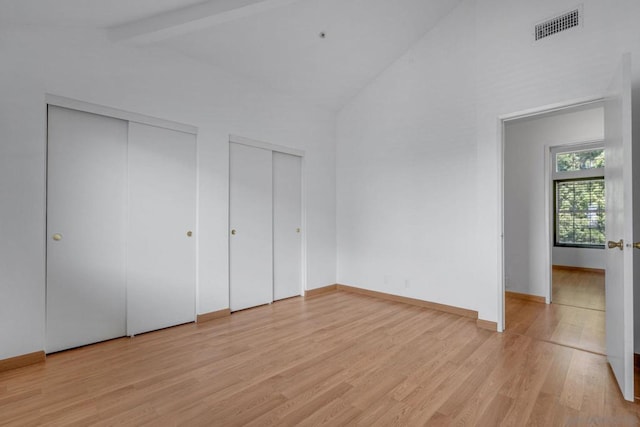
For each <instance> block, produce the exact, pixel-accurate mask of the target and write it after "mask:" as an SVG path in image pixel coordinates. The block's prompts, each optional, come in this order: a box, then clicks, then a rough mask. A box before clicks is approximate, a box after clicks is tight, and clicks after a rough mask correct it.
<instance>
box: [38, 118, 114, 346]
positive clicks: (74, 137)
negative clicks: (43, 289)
mask: <svg viewBox="0 0 640 427" xmlns="http://www.w3.org/2000/svg"><path fill="white" fill-rule="evenodd" d="M126 149H127V122H126V121H123V120H118V119H113V118H109V117H104V116H98V115H95V114H90V113H84V112H80V111H75V110H69V109H66V108H61V107H54V106H49V109H48V150H47V159H48V160H47V163H48V166H47V330H46V351H47V353H51V352H55V351H60V350H64V349H67V348H73V347H77V346H81V345H86V344H91V343H95V342H98V341H104V340H107V339H111V338H117V337H121V336H124V335H125V334H126V323H125V321H126V317H125V310H126V308H125V307H126V302H125V295H126V293H125V223H126V185H125V182H126V159H127V152H126Z"/></svg>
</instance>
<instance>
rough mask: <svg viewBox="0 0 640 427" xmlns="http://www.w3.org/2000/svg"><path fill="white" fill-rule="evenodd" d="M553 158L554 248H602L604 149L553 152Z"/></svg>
mask: <svg viewBox="0 0 640 427" xmlns="http://www.w3.org/2000/svg"><path fill="white" fill-rule="evenodd" d="M565 150H566V149H565ZM553 159H554V174H553V175H554V205H555V221H554V222H555V245H556V246H570V247H591V248H604V244H605V234H604V232H605V230H604V227H605V199H604V197H605V182H604V177H603V175H604V164H605V158H604V148H602V146H596V147H593V146H589V147H587V148H583V149H576V148H573V150H572V151H555V152H554V157H553Z"/></svg>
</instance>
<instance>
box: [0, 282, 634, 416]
mask: <svg viewBox="0 0 640 427" xmlns="http://www.w3.org/2000/svg"><path fill="white" fill-rule="evenodd" d="M531 304H535V303H531ZM539 305H540V304H539ZM639 422H640V417H639V411H638V407H637V406H636V405H634V404H631V403H627V402H625V401H623V400H622V398H621V396H620V393H619V391H618V389H617V385H616V383H615V381H614V379H613V377H612V374H611V371H610V369H609V367H608V365H607V362H606V360H605V358H604V357H603V356H600V355H597V354H593V353H589V352H584V351H579V350H575V349H572V348H569V347H565V346H560V345H556V344H552V343H549V342H546V341H542V340H540V339H537V338H535V337H533V336H529V335H526V334H522V333H519V332H517V331H516V330H514V331H513V332H508V333H504V334H499V333H496V332H491V331H487V330H484V329H479V328H477V327H476V325H475V321H473V320H472V319H467V318H463V317H458V316H456V315H453V314H447V313H442V312H437V311H433V310H430V309H425V308H420V307H414V306H409V305H405V304H402V303H397V302H391V301H383V300H378V299H374V298H372V297H368V296H363V295H356V294H351V293H346V292H334V293H329V294H325V295H321V296H318V297H314V298H308V299H306V300H305V299H303V298H294V299H289V300H285V301H282V302H278V303H275V304H272V305H269V306H263V307H258V308H255V309H251V310H246V311H243V312H239V313H234V314H233V315H231V316H230V317H227V318H223V319H216V320H214V321H211V322H208V323H203V324H198V325H195V324H190V325H183V326H179V327H175V328H171V329H166V330H163V331H158V332H153V333H149V334H145V335H141V336H137V337H135V338H133V339H128V338H123V339H118V340H113V341H110V342H105V343H102V344H97V345H93V346H88V347H84V348H80V349H76V350H71V351H67V352H63V353H59V354H54V355H51V356H49V357H48V358H47V362H46V364H42V365H35V366H31V367H25V368H21V369H17V370H14V371H8V372H4V373H0V425H3V426H13V425H39V424H52V425H136V426H137V425H149V426H165V425H169V426H170V425H185V426H199V425H203V426H211V425H221V426H222V425H223V426H233V425H256V426H259V425H321V424H325V425H331V426H336V425H363V426H373V425H380V426H388V425H403V424H404V425H425V424H429V425H454V424H455V425H480V426H496V425H511V426H524V425H572V426H578V425H586V424H591V425H638V423H639Z"/></svg>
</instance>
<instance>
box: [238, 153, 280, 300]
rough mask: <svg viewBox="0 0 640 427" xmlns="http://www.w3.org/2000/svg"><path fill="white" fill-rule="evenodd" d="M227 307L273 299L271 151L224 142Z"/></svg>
mask: <svg viewBox="0 0 640 427" xmlns="http://www.w3.org/2000/svg"><path fill="white" fill-rule="evenodd" d="M229 151H230V152H229V161H230V165H229V168H230V169H229V226H230V233H231V234H230V236H229V283H230V286H229V293H230V302H229V305H230V308H231V311H237V310H242V309H245V308H249V307H255V306H257V305H262V304H268V303H270V302H272V301H273V248H272V246H273V239H272V236H273V211H272V209H273V207H272V153H271V151H270V150H263V149H260V148H254V147H248V146H245V145H241V144H235V143H231V144H229Z"/></svg>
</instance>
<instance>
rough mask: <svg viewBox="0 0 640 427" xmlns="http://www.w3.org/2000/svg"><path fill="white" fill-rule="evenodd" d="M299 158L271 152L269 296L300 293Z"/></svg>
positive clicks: (300, 161)
mask: <svg viewBox="0 0 640 427" xmlns="http://www.w3.org/2000/svg"><path fill="white" fill-rule="evenodd" d="M301 227H302V158H301V157H298V156H292V155H290V154H284V153H278V152H276V151H274V152H273V299H274V300H279V299H283V298H289V297H293V296H297V295H300V294H301V293H302V238H301V236H302V233H301Z"/></svg>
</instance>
